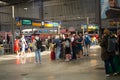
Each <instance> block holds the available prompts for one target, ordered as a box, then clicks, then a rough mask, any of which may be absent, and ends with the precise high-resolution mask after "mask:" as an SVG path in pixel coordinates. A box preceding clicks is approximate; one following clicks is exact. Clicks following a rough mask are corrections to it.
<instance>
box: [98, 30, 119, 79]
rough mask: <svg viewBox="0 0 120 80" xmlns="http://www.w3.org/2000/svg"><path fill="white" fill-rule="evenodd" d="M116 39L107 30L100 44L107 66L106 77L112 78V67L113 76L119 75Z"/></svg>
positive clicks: (102, 56)
mask: <svg viewBox="0 0 120 80" xmlns="http://www.w3.org/2000/svg"><path fill="white" fill-rule="evenodd" d="M111 42H113V43H111ZM115 45H116V43H115V38H114V36H111V35H110V34H109V30H107V29H105V30H104V34H103V37H102V40H101V43H100V46H101V58H102V60H103V61H104V64H105V73H106V76H107V77H108V76H110V70H109V69H110V67H111V68H112V71H113V75H114V76H115V75H117V71H116V67H115V62H114V60H113V59H114V56H115Z"/></svg>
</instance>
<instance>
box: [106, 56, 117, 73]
mask: <svg viewBox="0 0 120 80" xmlns="http://www.w3.org/2000/svg"><path fill="white" fill-rule="evenodd" d="M113 58H114V57H113V56H110V58H109V59H108V60H105V61H104V62H105V72H106V74H109V73H110V67H111V68H112V72H113V73H115V72H116V67H115V63H114V59H113Z"/></svg>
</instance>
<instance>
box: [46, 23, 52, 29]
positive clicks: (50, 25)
mask: <svg viewBox="0 0 120 80" xmlns="http://www.w3.org/2000/svg"><path fill="white" fill-rule="evenodd" d="M45 27H48V28H52V27H53V24H48V23H45Z"/></svg>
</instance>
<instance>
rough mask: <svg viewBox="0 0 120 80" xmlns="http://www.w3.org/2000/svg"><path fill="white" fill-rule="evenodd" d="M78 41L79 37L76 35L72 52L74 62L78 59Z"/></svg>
mask: <svg viewBox="0 0 120 80" xmlns="http://www.w3.org/2000/svg"><path fill="white" fill-rule="evenodd" d="M77 40H78V37H77V35H75V36H74V40H73V42H72V52H73V54H72V59H73V60H74V59H75V60H76V59H77V56H76V55H77V54H76V53H77Z"/></svg>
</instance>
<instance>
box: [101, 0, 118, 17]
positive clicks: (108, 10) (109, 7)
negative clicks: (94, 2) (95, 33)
mask: <svg viewBox="0 0 120 80" xmlns="http://www.w3.org/2000/svg"><path fill="white" fill-rule="evenodd" d="M113 18H114V19H115V18H120V0H101V19H113Z"/></svg>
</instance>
